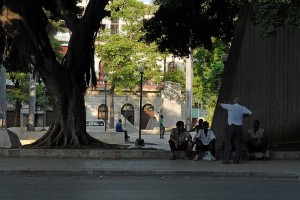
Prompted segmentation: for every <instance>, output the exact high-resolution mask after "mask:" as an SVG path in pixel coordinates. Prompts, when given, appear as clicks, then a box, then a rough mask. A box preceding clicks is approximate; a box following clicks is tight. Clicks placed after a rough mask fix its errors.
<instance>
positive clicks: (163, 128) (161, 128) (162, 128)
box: [159, 126, 165, 138]
mask: <svg viewBox="0 0 300 200" xmlns="http://www.w3.org/2000/svg"><path fill="white" fill-rule="evenodd" d="M159 133H160V134H159V135H160V138H164V135H165V127H164V126H159Z"/></svg>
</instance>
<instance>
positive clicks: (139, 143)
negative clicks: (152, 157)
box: [135, 66, 145, 146]
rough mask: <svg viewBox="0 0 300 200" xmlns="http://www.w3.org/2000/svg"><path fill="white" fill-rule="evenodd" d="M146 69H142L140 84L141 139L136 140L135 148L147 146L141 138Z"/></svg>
mask: <svg viewBox="0 0 300 200" xmlns="http://www.w3.org/2000/svg"><path fill="white" fill-rule="evenodd" d="M144 70H145V68H144V67H143V66H141V67H140V74H141V83H140V126H139V138H137V139H136V140H135V146H145V143H144V140H143V139H142V138H141V125H142V100H143V74H144Z"/></svg>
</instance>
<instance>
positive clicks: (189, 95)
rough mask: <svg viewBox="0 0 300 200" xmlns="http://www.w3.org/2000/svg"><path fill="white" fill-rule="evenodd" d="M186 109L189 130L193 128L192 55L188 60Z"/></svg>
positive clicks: (186, 122)
mask: <svg viewBox="0 0 300 200" xmlns="http://www.w3.org/2000/svg"><path fill="white" fill-rule="evenodd" d="M185 66H186V72H185V76H186V78H185V79H186V84H185V91H186V94H185V95H186V105H185V106H186V107H185V125H186V127H187V129H188V130H189V129H190V128H191V126H192V96H193V56H192V53H191V54H190V55H189V57H188V59H186V65H185Z"/></svg>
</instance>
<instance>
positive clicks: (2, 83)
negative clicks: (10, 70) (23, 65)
mask: <svg viewBox="0 0 300 200" xmlns="http://www.w3.org/2000/svg"><path fill="white" fill-rule="evenodd" d="M0 111H1V123H0V126H1V128H6V127H7V124H6V113H7V105H6V69H5V67H4V66H3V65H1V69H0Z"/></svg>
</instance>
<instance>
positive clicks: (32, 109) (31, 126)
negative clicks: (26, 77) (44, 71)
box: [27, 74, 36, 131]
mask: <svg viewBox="0 0 300 200" xmlns="http://www.w3.org/2000/svg"><path fill="white" fill-rule="evenodd" d="M35 102H36V81H35V77H33V74H30V85H29V115H28V124H27V131H35V126H34V121H35V120H34V115H35Z"/></svg>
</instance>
